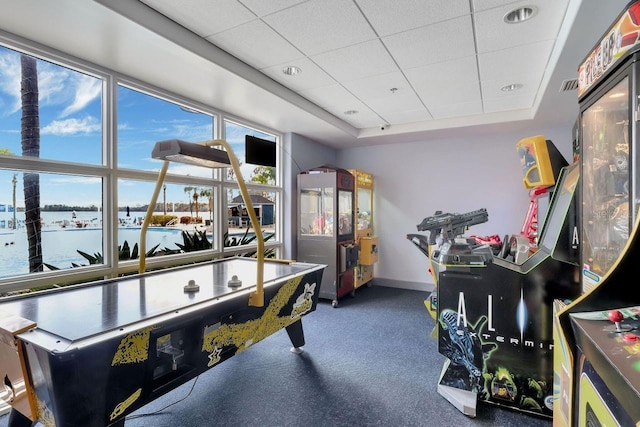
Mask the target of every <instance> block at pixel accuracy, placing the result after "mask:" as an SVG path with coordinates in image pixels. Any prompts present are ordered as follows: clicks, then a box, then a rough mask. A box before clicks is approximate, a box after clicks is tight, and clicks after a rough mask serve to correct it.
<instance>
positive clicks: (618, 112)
mask: <svg viewBox="0 0 640 427" xmlns="http://www.w3.org/2000/svg"><path fill="white" fill-rule="evenodd" d="M639 35H640V2H639V1H633V2H630V3H629V4H628V5H627V7H626V8H625V9H624V10H623V11H622V13H621V14H620V15H619V17H618V19H617V20H616V21H615V22H614V23H613V25H612V26H611V27H610V28H609V29H608V31H607V32H606V33H605V34H604V36H603V38H602V39H601V41H600V42H599V43H598V44H597V45H596V46H595V47H594V49H593V50H592V51H591V52H590V53H589V54H588V55H587V57H586V58H585V60H584V61H583V63H582V65H581V66H580V67H579V70H578V76H579V79H578V96H579V105H580V116H579V120H580V138H579V146H580V163H581V177H582V179H581V181H582V183H581V199H582V203H581V212H580V216H581V221H580V222H581V237H582V241H581V244H580V246H581V255H580V259H581V263H582V274H581V282H582V290H583V292H584V294H583V295H581V296H580V297H579V298H578V299H576V300H575V301H573V302H564V301H556V303H555V305H556V310H557V316H556V318H555V324H554V336H555V337H556V342H557V346H556V354H555V357H554V369H555V373H556V377H555V380H556V384H555V389H556V394H557V395H556V405H555V409H554V426H585V425H586V426H599V425H607V426H627V425H638V423H640V343H639V341H638V340H640V338H639V337H640V288H639V287H638V286H637V283H636V280H635V278H636V277H637V272H638V267H637V265H638V260H639V259H640V258H639V254H640V235H639V234H638V218H639V216H638V197H640V187H639V185H640V183H639V181H638V176H639V175H638V172H637V170H638V169H637V168H638V166H639V165H638V155H637V154H636V153H637V136H636V135H637V134H638V119H639V117H638V111H639V108H640V102H639V101H640V100H639V97H640V88H639V87H638V79H639V71H640V68H639V64H638V60H639V59H640V39H639ZM629 230H632V231H631V233H630V232H629ZM556 414H557V415H556Z"/></svg>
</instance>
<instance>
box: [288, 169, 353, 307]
mask: <svg viewBox="0 0 640 427" xmlns="http://www.w3.org/2000/svg"><path fill="white" fill-rule="evenodd" d="M354 190H355V180H354V176H353V175H352V174H351V173H350V172H349V171H348V170H346V169H340V168H337V167H334V166H331V165H323V166H319V167H317V168H313V169H309V170H307V171H303V172H301V173H300V174H298V254H297V259H298V260H299V261H303V262H309V263H315V262H319V263H321V264H324V265H326V266H327V267H326V271H325V273H324V274H323V278H322V285H321V286H320V298H322V299H330V300H331V305H332V306H333V307H334V308H335V307H337V306H338V300H339V299H340V298H342V297H343V296H345V295H347V294H351V295H352V296H353V295H354V271H355V267H356V265H357V263H358V246H357V245H356V243H355V241H354V237H355V232H354V229H353V224H354Z"/></svg>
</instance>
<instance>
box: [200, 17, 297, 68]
mask: <svg viewBox="0 0 640 427" xmlns="http://www.w3.org/2000/svg"><path fill="white" fill-rule="evenodd" d="M207 40H209V41H210V42H212V43H213V44H215V45H216V46H218V47H220V48H221V49H224V50H226V51H227V52H229V53H231V54H233V55H234V56H235V57H236V58H238V59H241V60H243V61H244V62H246V63H247V64H249V65H251V66H252V67H254V68H258V69H260V68H265V67H270V66H273V65H276V64H282V63H284V62H287V61H292V60H295V59H299V58H302V57H303V55H302V53H300V51H299V50H298V49H296V48H295V47H293V46H291V44H290V43H289V42H287V41H286V40H285V39H283V38H282V37H281V36H280V35H279V34H278V33H276V32H275V31H273V30H272V29H271V28H270V27H269V26H268V25H267V24H265V23H264V22H262V21H260V20H255V21H251V22H248V23H246V24H242V25H239V26H237V27H234V28H232V29H230V30H227V31H223V32H221V33H218V34H216V35H213V36H211V37H208V38H207Z"/></svg>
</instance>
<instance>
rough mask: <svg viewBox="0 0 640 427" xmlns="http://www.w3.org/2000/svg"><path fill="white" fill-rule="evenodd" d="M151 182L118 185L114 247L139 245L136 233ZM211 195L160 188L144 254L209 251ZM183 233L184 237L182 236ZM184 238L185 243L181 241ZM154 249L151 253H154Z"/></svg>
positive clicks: (187, 187)
mask: <svg viewBox="0 0 640 427" xmlns="http://www.w3.org/2000/svg"><path fill="white" fill-rule="evenodd" d="M155 186H156V183H155V182H145V181H134V180H124V179H121V180H119V181H118V200H119V201H118V217H119V224H120V226H119V227H118V245H120V246H121V248H122V247H124V245H125V242H126V244H127V245H128V246H129V248H130V249H131V250H133V248H134V247H135V246H136V245H138V248H139V249H142V248H140V247H139V245H140V232H141V229H142V225H143V221H144V218H145V216H146V214H147V208H148V206H149V202H150V201H151V196H152V195H153V192H154V190H155ZM215 199H216V198H215V192H214V189H213V188H212V187H211V186H206V185H201V186H200V185H193V184H175V183H166V184H163V186H162V189H161V191H160V193H159V194H158V198H157V200H156V206H155V208H154V211H153V216H152V218H151V219H150V222H149V228H148V230H147V235H146V248H145V252H149V251H150V250H152V249H153V253H152V254H150V255H153V256H160V255H169V254H174V253H182V252H193V251H200V250H207V249H211V247H212V245H213V230H214V221H213V218H214V208H215V205H216V201H215ZM183 232H185V233H186V235H184V234H183ZM185 238H186V240H185ZM154 248H155V249H154Z"/></svg>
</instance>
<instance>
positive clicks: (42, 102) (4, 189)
mask: <svg viewBox="0 0 640 427" xmlns="http://www.w3.org/2000/svg"><path fill="white" fill-rule="evenodd" d="M37 69H38V90H39V117H40V158H44V159H51V160H60V161H67V162H78V163H85V164H89V165H101V164H103V159H102V103H103V99H102V80H100V79H98V78H95V77H93V76H89V75H86V74H82V73H79V72H77V71H74V70H71V69H67V68H64V67H61V66H59V65H56V64H52V63H49V62H46V61H42V60H38V61H37ZM20 80H21V67H20V54H19V53H17V52H15V51H12V50H9V49H6V48H3V47H0V149H8V150H10V152H11V153H12V154H13V155H18V156H19V155H21V154H22V147H21V135H20V129H21V114H22V110H21V99H20ZM117 111H118V126H117V127H118V130H117V136H118V150H117V153H118V154H117V155H118V166H119V167H121V168H130V169H136V170H150V171H159V169H160V167H161V165H162V163H161V161H158V160H155V159H152V158H151V151H152V149H153V146H154V144H155V143H156V142H157V141H161V140H166V139H174V138H176V139H182V140H186V141H190V142H199V141H205V140H209V139H211V138H212V132H213V120H212V118H211V116H208V115H206V114H202V113H199V112H195V111H193V110H189V109H187V108H181V107H180V106H178V105H175V104H172V103H169V102H167V101H164V100H161V99H158V98H154V97H152V96H149V95H146V94H143V93H141V92H138V91H135V90H132V89H129V88H126V87H123V86H121V87H119V88H118V104H117ZM226 132H227V135H226V138H227V141H228V142H229V143H230V144H231V145H232V147H233V150H234V153H235V154H236V156H237V157H238V160H239V161H240V162H241V163H243V159H244V135H245V134H246V133H247V129H246V128H243V127H240V126H237V125H232V126H227V129H226ZM249 134H251V135H255V136H258V137H263V138H267V139H271V140H273V137H270V136H268V135H265V134H262V133H260V132H257V131H252V132H249ZM1 167H2V164H1V161H0V204H2V203H5V204H11V199H12V194H13V185H12V179H13V176H14V173H15V171H13V170H6V169H1ZM253 168H254V166H250V165H245V166H244V167H243V168H242V174H243V176H244V178H245V180H248V179H249V177H250V175H251V171H252V170H253ZM169 172H170V173H179V174H189V175H192V176H210V170H208V169H205V168H197V167H194V166H188V165H180V164H171V166H170V168H169ZM17 182H18V183H17V186H16V193H17V194H18V196H17V198H16V205H17V206H19V207H20V206H24V203H23V202H22V201H21V199H22V197H21V195H22V174H21V173H20V174H19V175H18V176H17ZM40 185H41V202H40V204H41V206H44V205H46V204H67V205H91V204H94V205H96V206H100V205H101V203H102V202H101V184H100V180H99V179H96V178H92V177H78V176H72V175H63V174H44V173H43V174H41V175H40ZM154 186H155V183H145V184H140V183H137V182H134V181H121V182H120V183H119V185H118V193H119V194H118V200H119V201H118V205H119V206H124V205H132V206H136V205H137V204H147V203H149V200H150V196H151V194H152V192H153V188H154ZM172 199H174V200H175V201H179V202H183V201H186V194H185V193H184V186H181V185H168V186H167V200H172Z"/></svg>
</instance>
